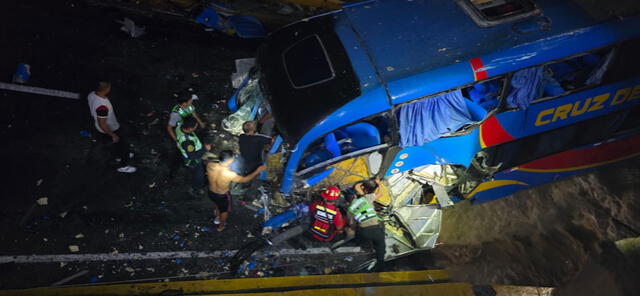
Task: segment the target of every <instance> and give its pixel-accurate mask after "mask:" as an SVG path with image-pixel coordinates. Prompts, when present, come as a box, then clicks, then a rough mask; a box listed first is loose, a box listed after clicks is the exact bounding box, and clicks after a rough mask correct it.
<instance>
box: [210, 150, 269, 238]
mask: <svg viewBox="0 0 640 296" xmlns="http://www.w3.org/2000/svg"><path fill="white" fill-rule="evenodd" d="M219 158H220V162H218V163H215V162H210V163H208V164H207V177H208V178H209V198H210V199H211V200H212V201H213V202H214V203H215V204H216V209H215V210H214V212H215V215H216V219H219V222H220V225H219V226H218V231H223V230H224V228H225V227H226V224H227V218H228V216H229V211H230V210H231V194H230V193H229V184H230V183H231V182H236V183H247V182H249V181H251V179H253V178H255V176H257V175H258V174H260V173H261V172H262V171H263V170H264V169H265V168H266V167H265V166H264V165H261V166H259V167H258V168H257V169H255V170H254V171H253V172H252V173H250V174H249V175H247V176H240V175H238V174H236V173H235V172H234V171H232V170H231V169H230V168H229V166H231V163H232V162H233V158H234V157H233V152H231V151H230V150H224V151H222V152H220V156H219Z"/></svg>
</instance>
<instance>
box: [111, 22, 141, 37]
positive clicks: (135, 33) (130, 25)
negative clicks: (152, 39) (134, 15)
mask: <svg viewBox="0 0 640 296" xmlns="http://www.w3.org/2000/svg"><path fill="white" fill-rule="evenodd" d="M116 23H118V24H122V25H123V26H122V27H120V30H122V31H123V32H125V33H127V34H129V35H130V36H131V37H133V38H138V37H140V36H141V35H142V34H144V33H145V29H144V27H138V26H136V23H134V22H133V21H132V20H131V19H129V18H126V17H125V18H124V20H121V21H116Z"/></svg>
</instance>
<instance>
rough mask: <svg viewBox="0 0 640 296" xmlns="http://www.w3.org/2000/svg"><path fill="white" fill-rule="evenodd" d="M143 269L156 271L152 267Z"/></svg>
mask: <svg viewBox="0 0 640 296" xmlns="http://www.w3.org/2000/svg"><path fill="white" fill-rule="evenodd" d="M145 269H146V270H147V271H149V272H156V270H155V269H154V268H153V267H147V268H145Z"/></svg>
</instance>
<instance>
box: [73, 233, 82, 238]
mask: <svg viewBox="0 0 640 296" xmlns="http://www.w3.org/2000/svg"><path fill="white" fill-rule="evenodd" d="M83 237H84V234H82V233H78V234H76V236H75V238H83Z"/></svg>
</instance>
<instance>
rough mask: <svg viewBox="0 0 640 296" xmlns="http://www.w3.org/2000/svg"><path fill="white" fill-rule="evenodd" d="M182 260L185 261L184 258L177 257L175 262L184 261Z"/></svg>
mask: <svg viewBox="0 0 640 296" xmlns="http://www.w3.org/2000/svg"><path fill="white" fill-rule="evenodd" d="M182 261H183V260H182V259H180V258H176V260H175V262H176V263H182Z"/></svg>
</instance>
